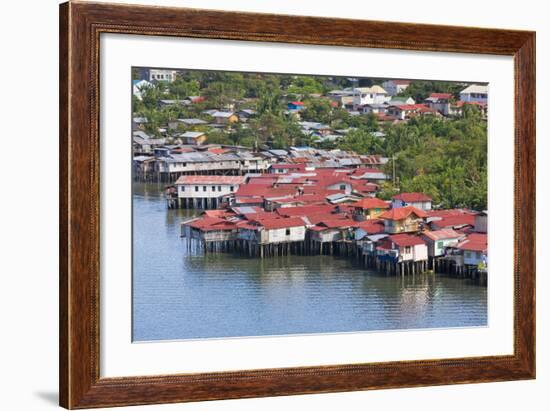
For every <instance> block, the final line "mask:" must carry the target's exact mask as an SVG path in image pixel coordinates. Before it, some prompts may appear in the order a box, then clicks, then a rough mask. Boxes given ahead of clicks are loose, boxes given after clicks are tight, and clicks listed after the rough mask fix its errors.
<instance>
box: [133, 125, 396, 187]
mask: <svg viewBox="0 0 550 411" xmlns="http://www.w3.org/2000/svg"><path fill="white" fill-rule="evenodd" d="M142 134H144V132H143V131H136V132H134V142H133V144H134V148H133V151H134V157H133V175H134V178H135V180H137V181H161V182H174V181H176V180H177V179H178V178H180V177H182V176H186V175H219V176H230V175H233V176H239V175H240V176H242V175H246V174H251V173H252V174H264V173H275V174H276V173H279V174H281V173H286V172H288V171H290V170H304V169H313V168H316V169H322V168H339V167H349V168H358V167H381V166H383V165H384V164H386V163H387V161H388V159H387V158H386V157H382V156H379V155H357V154H354V153H349V152H346V151H342V150H323V149H317V148H311V147H290V148H288V149H286V150H282V149H271V150H269V149H266V150H258V151H253V150H250V149H248V148H245V147H239V146H226V145H220V144H203V145H194V144H166V141H165V140H164V139H147V138H145V137H143V136H142Z"/></svg>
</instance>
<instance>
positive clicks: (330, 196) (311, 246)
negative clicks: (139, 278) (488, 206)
mask: <svg viewBox="0 0 550 411" xmlns="http://www.w3.org/2000/svg"><path fill="white" fill-rule="evenodd" d="M281 165H282V164H281ZM289 166H290V165H289ZM385 178H386V176H385V175H384V173H383V172H381V171H380V170H377V169H375V168H367V167H360V168H325V169H308V167H305V166H303V165H299V164H292V165H291V167H290V168H288V169H285V171H284V172H283V173H278V172H270V173H265V174H249V175H245V176H182V177H180V178H179V179H178V180H177V181H176V183H175V184H174V185H173V186H171V187H169V188H168V191H167V196H168V201H174V199H177V200H175V201H179V202H181V203H182V206H188V207H192V208H201V207H202V208H205V210H204V211H203V213H202V214H201V215H200V216H198V217H195V218H192V219H189V220H186V221H185V222H184V223H183V224H182V230H181V233H182V236H183V237H184V238H185V239H187V240H188V242H187V243H188V245H189V247H191V246H193V247H198V248H200V249H201V250H204V252H234V253H239V254H244V255H247V256H251V257H259V258H265V257H270V256H280V255H289V254H304V255H318V254H327V255H339V256H342V257H347V258H354V259H358V260H359V261H360V262H361V263H363V264H365V265H366V266H367V267H370V268H374V269H377V270H379V271H382V272H387V273H394V274H400V275H407V274H414V273H421V272H424V271H428V270H433V271H434V272H448V273H454V274H457V275H463V276H468V277H475V278H480V279H481V280H483V281H485V280H486V267H487V213H486V212H476V211H472V210H466V209H451V210H440V209H432V199H431V198H430V197H429V196H427V195H425V194H423V193H399V194H396V195H394V196H393V197H392V199H391V200H390V201H384V200H381V199H379V198H377V197H376V193H377V191H378V189H379V184H380V182H381V181H383V180H384V179H385ZM211 207H212V208H215V209H210V208H211Z"/></svg>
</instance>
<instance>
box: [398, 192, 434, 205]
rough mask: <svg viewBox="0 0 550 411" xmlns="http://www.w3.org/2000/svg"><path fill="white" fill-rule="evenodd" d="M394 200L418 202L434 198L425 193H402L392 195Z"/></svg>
mask: <svg viewBox="0 0 550 411" xmlns="http://www.w3.org/2000/svg"><path fill="white" fill-rule="evenodd" d="M392 199H394V200H401V201H405V202H406V203H416V202H422V201H432V198H431V197H429V196H427V195H426V194H424V193H401V194H397V195H394V196H393V197H392Z"/></svg>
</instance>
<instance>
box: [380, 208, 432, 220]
mask: <svg viewBox="0 0 550 411" xmlns="http://www.w3.org/2000/svg"><path fill="white" fill-rule="evenodd" d="M411 214H415V215H416V216H417V217H421V218H424V217H427V216H428V215H427V214H426V213H425V212H424V211H422V210H419V209H418V208H416V207H413V206H407V207H400V208H392V209H391V210H388V211H386V212H385V213H382V214H380V216H379V218H381V219H384V220H403V219H405V218H407V217H408V216H410V215H411Z"/></svg>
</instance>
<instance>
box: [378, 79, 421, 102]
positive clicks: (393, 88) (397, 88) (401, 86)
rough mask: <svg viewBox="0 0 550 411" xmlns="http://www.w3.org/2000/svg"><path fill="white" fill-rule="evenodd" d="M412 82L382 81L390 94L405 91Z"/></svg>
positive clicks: (393, 94)
mask: <svg viewBox="0 0 550 411" xmlns="http://www.w3.org/2000/svg"><path fill="white" fill-rule="evenodd" d="M410 84H411V81H410V80H387V81H384V82H383V83H382V87H384V90H386V91H387V92H388V94H389V95H390V96H395V95H397V94H399V93H401V92H403V91H405V90H406V89H407V88H408V87H409V86H410ZM413 104H414V103H413Z"/></svg>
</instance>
